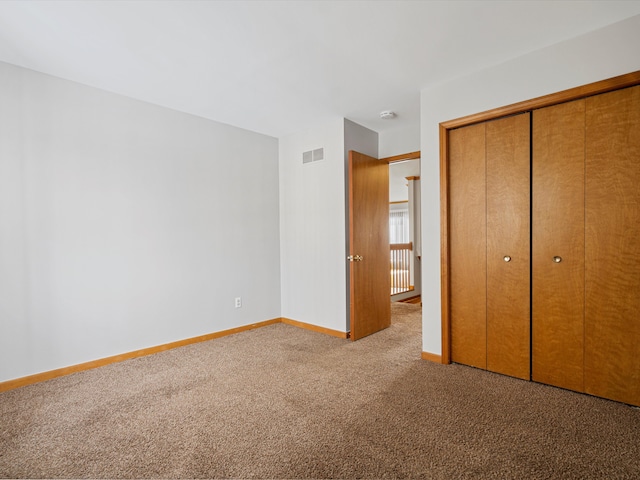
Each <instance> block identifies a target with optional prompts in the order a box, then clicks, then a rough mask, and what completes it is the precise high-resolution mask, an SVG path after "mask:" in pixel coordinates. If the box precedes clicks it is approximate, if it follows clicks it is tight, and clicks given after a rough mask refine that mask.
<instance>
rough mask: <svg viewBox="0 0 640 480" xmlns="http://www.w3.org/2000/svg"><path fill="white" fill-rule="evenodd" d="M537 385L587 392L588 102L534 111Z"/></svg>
mask: <svg viewBox="0 0 640 480" xmlns="http://www.w3.org/2000/svg"><path fill="white" fill-rule="evenodd" d="M532 121H533V132H532V136H533V157H532V171H533V182H532V198H533V204H532V228H533V235H532V241H533V244H532V250H533V256H532V269H533V272H532V274H533V275H532V276H533V285H532V296H533V297H532V298H533V309H532V310H533V311H532V332H531V334H532V362H531V365H532V372H531V377H532V380H534V381H536V382H542V383H547V384H550V385H555V386H557V387H562V388H567V389H571V390H577V391H584V374H583V363H584V341H583V337H584V168H585V164H584V148H585V133H584V122H585V101H584V100H578V101H574V102H570V103H564V104H560V105H555V106H552V107H547V108H542V109H540V110H536V111H534V112H533V120H532Z"/></svg>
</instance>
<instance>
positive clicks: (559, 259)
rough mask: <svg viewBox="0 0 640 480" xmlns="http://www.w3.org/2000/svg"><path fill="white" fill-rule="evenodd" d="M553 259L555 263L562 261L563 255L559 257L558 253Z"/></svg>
mask: <svg viewBox="0 0 640 480" xmlns="http://www.w3.org/2000/svg"><path fill="white" fill-rule="evenodd" d="M553 261H554V262H555V263H560V262H561V261H562V257H558V256H557V255H556V256H555V257H553Z"/></svg>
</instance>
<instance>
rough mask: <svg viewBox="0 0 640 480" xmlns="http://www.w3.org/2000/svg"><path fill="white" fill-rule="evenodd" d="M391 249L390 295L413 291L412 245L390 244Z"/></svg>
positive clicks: (410, 243)
mask: <svg viewBox="0 0 640 480" xmlns="http://www.w3.org/2000/svg"><path fill="white" fill-rule="evenodd" d="M390 247H391V295H397V294H398V293H404V292H409V291H411V290H413V285H411V252H412V251H413V243H412V242H409V243H392V244H391V245H390Z"/></svg>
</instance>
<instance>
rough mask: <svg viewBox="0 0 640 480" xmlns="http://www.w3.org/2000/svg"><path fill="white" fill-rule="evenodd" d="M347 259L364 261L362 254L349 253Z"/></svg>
mask: <svg viewBox="0 0 640 480" xmlns="http://www.w3.org/2000/svg"><path fill="white" fill-rule="evenodd" d="M347 260H349V261H350V262H361V261H362V255H349V256H348V257H347Z"/></svg>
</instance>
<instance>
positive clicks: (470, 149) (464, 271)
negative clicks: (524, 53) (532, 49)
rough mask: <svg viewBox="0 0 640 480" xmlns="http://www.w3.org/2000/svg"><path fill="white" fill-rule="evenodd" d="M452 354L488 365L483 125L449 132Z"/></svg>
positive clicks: (459, 360)
mask: <svg viewBox="0 0 640 480" xmlns="http://www.w3.org/2000/svg"><path fill="white" fill-rule="evenodd" d="M449 189H450V190H449V191H450V192H451V195H450V197H449V222H450V224H449V225H450V226H449V228H450V230H451V232H452V234H451V237H450V238H451V243H450V245H449V251H450V262H451V263H450V278H451V300H450V305H451V313H450V315H451V360H452V361H453V362H456V363H462V364H464V365H471V366H473V367H478V368H487V307H486V303H487V266H486V253H487V221H486V179H485V125H484V124H479V125H472V126H469V127H464V128H459V129H457V130H452V131H451V132H449Z"/></svg>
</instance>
